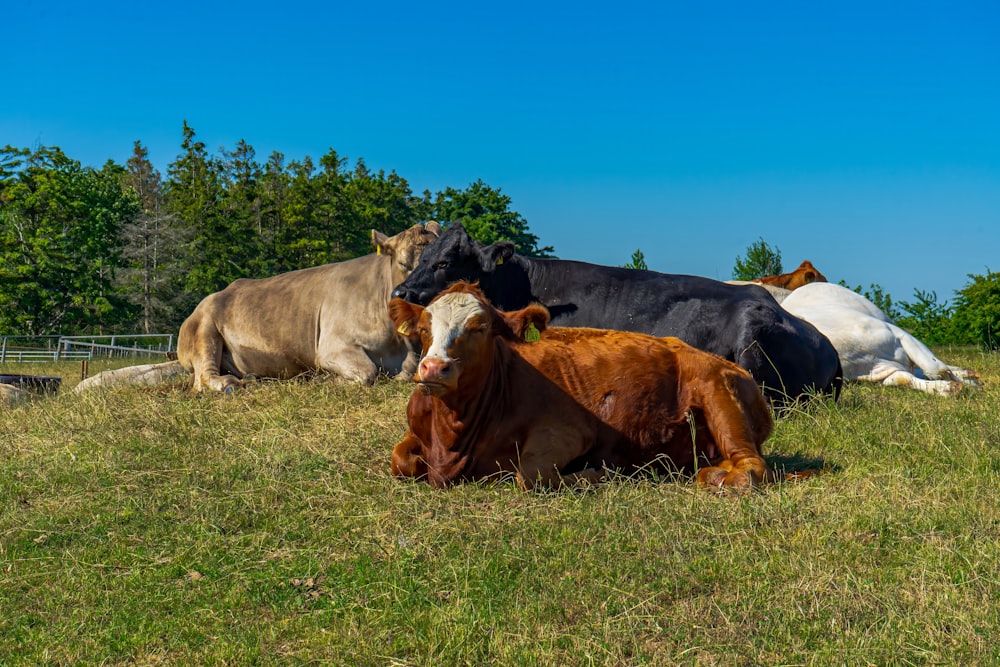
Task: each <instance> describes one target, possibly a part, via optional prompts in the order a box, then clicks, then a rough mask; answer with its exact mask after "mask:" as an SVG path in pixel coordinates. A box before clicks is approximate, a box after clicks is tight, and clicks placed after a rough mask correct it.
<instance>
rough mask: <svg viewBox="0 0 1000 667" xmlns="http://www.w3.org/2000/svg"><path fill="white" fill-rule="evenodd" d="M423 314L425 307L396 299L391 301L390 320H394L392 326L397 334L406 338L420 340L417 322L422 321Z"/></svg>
mask: <svg viewBox="0 0 1000 667" xmlns="http://www.w3.org/2000/svg"><path fill="white" fill-rule="evenodd" d="M423 312H424V308H423V306H418V305H417V304H415V303H410V302H409V301H404V300H403V299H399V298H396V299H392V300H391V301H389V318H390V319H391V320H392V326H393V327H395V329H396V333H398V334H399V335H400V336H403V337H404V338H412V339H414V340H416V339H418V338H420V336H418V335H417V322H418V321H420V315H421V314H422V313H423Z"/></svg>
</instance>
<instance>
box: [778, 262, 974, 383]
mask: <svg viewBox="0 0 1000 667" xmlns="http://www.w3.org/2000/svg"><path fill="white" fill-rule="evenodd" d="M781 307H782V308H784V309H785V310H787V311H788V312H790V313H791V314H792V315H795V316H797V317H800V318H802V319H803V320H805V321H807V322H809V323H810V324H812V325H813V326H815V327H816V328H817V329H819V330H820V332H822V333H823V335H825V336H826V337H827V338H828V339H830V342H831V343H832V344H833V346H834V347H835V348H836V349H837V354H838V355H840V363H841V364H842V365H843V367H844V379H845V380H864V381H868V382H880V383H882V384H884V385H894V386H900V387H910V388H912V389H918V390H920V391H923V392H926V393H928V394H937V395H939V396H951V395H953V394H957V393H958V392H959V391H961V390H962V387H964V386H977V385H978V381H977V380H978V379H979V374H978V373H976V372H975V371H971V370H969V369H966V368H959V367H957V366H949V365H948V364H946V363H944V362H943V361H941V360H940V359H938V358H937V357H936V356H934V353H933V352H931V351H930V349H929V348H928V347H927V346H926V345H924V344H923V343H921V342H920V341H919V340H917V339H916V338H914V337H913V336H912V335H910V334H909V333H908V332H906V331H904V330H903V329H900V328H899V327H898V326H896V325H895V324H893V322H892V320H890V319H889V317H888V316H887V315H886V314H885V313H883V312H882V311H881V310H880V309H879V308H878V306H876V305H875V304H874V303H872V302H871V301H869V300H868V299H866V298H865V297H863V296H861V295H860V294H857V293H856V292H852V291H851V290H849V289H847V288H846V287H841V286H840V285H834V284H833V283H821V282H817V283H810V284H809V285H804V286H803V287H800V288H798V289H796V290H795V291H793V292H792V293H791V294H789V295H788V296H787V297H785V299H784V300H783V301H782V302H781ZM918 373H920V374H922V375H923V377H919V376H918V375H917V374H918Z"/></svg>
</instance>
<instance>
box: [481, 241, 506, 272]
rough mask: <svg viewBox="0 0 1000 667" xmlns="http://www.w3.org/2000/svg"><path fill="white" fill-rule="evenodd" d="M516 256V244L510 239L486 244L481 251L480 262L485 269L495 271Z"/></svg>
mask: <svg viewBox="0 0 1000 667" xmlns="http://www.w3.org/2000/svg"><path fill="white" fill-rule="evenodd" d="M513 256H514V244H513V243H511V242H510V241H498V242H496V243H494V244H493V245H491V246H486V247H485V248H483V249H482V250H481V251H480V253H479V262H480V264H481V265H482V268H483V271H487V272H489V271H493V269H495V268H496V267H498V266H500V265H501V264H503V263H504V262H506V261H507V260H508V259H510V258H511V257H513Z"/></svg>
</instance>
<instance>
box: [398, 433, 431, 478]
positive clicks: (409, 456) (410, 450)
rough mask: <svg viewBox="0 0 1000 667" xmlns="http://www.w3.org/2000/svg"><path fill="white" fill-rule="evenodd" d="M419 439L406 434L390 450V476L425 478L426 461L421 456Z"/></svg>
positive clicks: (421, 449) (421, 447) (411, 434)
mask: <svg viewBox="0 0 1000 667" xmlns="http://www.w3.org/2000/svg"><path fill="white" fill-rule="evenodd" d="M423 451H424V450H423V445H422V443H421V442H420V439H419V438H418V437H417V436H415V435H413V432H412V431H411V432H408V433H407V434H406V437H405V438H403V440H402V441H401V442H400V443H399V444H398V445H396V446H395V447H393V449H392V466H391V469H392V474H393V475H395V476H396V477H426V476H427V461H426V460H424V456H423Z"/></svg>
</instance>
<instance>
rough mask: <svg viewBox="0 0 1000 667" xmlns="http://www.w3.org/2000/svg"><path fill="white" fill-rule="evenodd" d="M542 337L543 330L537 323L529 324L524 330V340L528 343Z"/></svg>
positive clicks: (535, 341)
mask: <svg viewBox="0 0 1000 667" xmlns="http://www.w3.org/2000/svg"><path fill="white" fill-rule="evenodd" d="M541 339H542V332H541V331H539V330H538V327H536V326H535V323H534V322H532V323H531V324H529V325H528V328H527V329H525V330H524V342H526V343H537V342H538V341H540V340H541Z"/></svg>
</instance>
